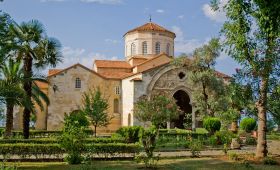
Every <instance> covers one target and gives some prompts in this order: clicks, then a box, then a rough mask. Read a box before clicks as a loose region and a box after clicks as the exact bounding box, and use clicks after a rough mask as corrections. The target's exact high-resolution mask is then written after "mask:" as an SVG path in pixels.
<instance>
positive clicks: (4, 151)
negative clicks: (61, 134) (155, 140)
mask: <svg viewBox="0 0 280 170" xmlns="http://www.w3.org/2000/svg"><path fill="white" fill-rule="evenodd" d="M140 150H141V145H139V144H124V143H108V144H101V143H97V144H86V145H85V150H84V151H83V152H84V154H89V155H93V154H98V155H100V154H102V155H104V156H105V157H108V156H111V157H112V156H116V155H117V154H124V153H132V154H136V153H138V152H139V151H140ZM64 153H65V151H64V150H63V149H62V148H61V147H60V146H59V144H32V143H28V144H27V143H16V144H0V155H2V156H4V157H7V156H12V155H17V156H19V157H20V158H29V157H31V156H35V158H38V157H43V158H46V157H52V158H54V157H58V158H62V156H63V154H64Z"/></svg>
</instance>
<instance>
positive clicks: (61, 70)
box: [48, 63, 105, 78]
mask: <svg viewBox="0 0 280 170" xmlns="http://www.w3.org/2000/svg"><path fill="white" fill-rule="evenodd" d="M76 66H79V67H82V68H84V69H85V70H88V71H90V72H91V73H93V74H96V75H98V76H100V77H102V78H105V77H103V76H102V75H100V74H99V73H97V72H95V71H94V70H91V69H89V68H87V67H86V66H84V65H82V64H80V63H77V64H74V65H72V66H70V67H67V68H65V69H52V70H56V71H50V70H49V75H48V77H52V76H55V75H58V74H60V73H62V72H64V71H67V70H69V69H71V68H73V67H76ZM50 72H51V73H52V74H50Z"/></svg>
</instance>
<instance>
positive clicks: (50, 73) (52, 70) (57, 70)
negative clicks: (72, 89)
mask: <svg viewBox="0 0 280 170" xmlns="http://www.w3.org/2000/svg"><path fill="white" fill-rule="evenodd" d="M61 70H62V69H49V74H48V76H51V75H53V74H56V73H58V72H60V71H61Z"/></svg>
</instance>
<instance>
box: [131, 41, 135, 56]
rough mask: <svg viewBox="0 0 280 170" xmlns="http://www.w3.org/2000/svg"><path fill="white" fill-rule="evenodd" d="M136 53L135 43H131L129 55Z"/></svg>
mask: <svg viewBox="0 0 280 170" xmlns="http://www.w3.org/2000/svg"><path fill="white" fill-rule="evenodd" d="M135 54H136V45H135V43H132V44H131V55H135Z"/></svg>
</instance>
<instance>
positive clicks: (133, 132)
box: [116, 126, 143, 143]
mask: <svg viewBox="0 0 280 170" xmlns="http://www.w3.org/2000/svg"><path fill="white" fill-rule="evenodd" d="M142 131H143V127H141V126H131V127H121V128H120V129H118V130H117V132H116V133H117V134H119V135H120V136H121V137H123V138H124V139H125V140H126V141H127V142H128V143H135V142H139V141H140V138H141V134H142Z"/></svg>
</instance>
